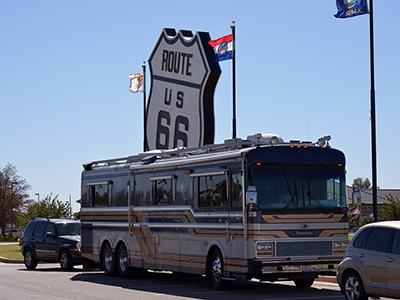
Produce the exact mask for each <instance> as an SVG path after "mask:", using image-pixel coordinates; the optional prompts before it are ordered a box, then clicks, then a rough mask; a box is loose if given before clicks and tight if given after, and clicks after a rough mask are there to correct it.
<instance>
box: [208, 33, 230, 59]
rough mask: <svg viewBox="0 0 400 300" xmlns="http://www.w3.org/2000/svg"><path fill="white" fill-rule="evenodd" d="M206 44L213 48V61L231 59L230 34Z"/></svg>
mask: <svg viewBox="0 0 400 300" xmlns="http://www.w3.org/2000/svg"><path fill="white" fill-rule="evenodd" d="M208 44H209V45H210V46H211V47H213V48H214V52H215V59H216V60H217V61H221V60H227V59H232V58H233V40H232V34H228V35H226V36H224V37H222V38H219V39H217V40H212V41H209V42H208Z"/></svg>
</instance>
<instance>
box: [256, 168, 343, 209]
mask: <svg viewBox="0 0 400 300" xmlns="http://www.w3.org/2000/svg"><path fill="white" fill-rule="evenodd" d="M250 185H253V186H255V187H256V191H257V202H258V207H259V208H261V209H266V210H272V211H275V212H279V213H283V212H285V211H297V212H299V211H318V212H325V213H328V212H330V211H332V210H335V209H343V208H345V207H346V182H345V175H344V169H343V168H339V167H326V166H322V167H315V166H311V167H307V166H299V165H297V166H296V165H294V166H287V165H268V166H260V167H253V168H251V170H250Z"/></svg>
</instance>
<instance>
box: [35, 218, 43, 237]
mask: <svg viewBox="0 0 400 300" xmlns="http://www.w3.org/2000/svg"><path fill="white" fill-rule="evenodd" d="M45 228H46V222H44V221H41V222H38V223H37V225H36V227H35V233H34V234H33V235H34V237H35V238H41V237H43V234H44V229H45Z"/></svg>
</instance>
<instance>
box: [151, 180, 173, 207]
mask: <svg viewBox="0 0 400 300" xmlns="http://www.w3.org/2000/svg"><path fill="white" fill-rule="evenodd" d="M151 190H152V199H153V203H154V205H171V204H172V200H173V192H172V178H157V179H153V180H151Z"/></svg>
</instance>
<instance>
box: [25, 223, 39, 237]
mask: <svg viewBox="0 0 400 300" xmlns="http://www.w3.org/2000/svg"><path fill="white" fill-rule="evenodd" d="M35 225H36V222H30V223H29V224H28V226H27V227H26V229H25V232H24V239H29V238H30V237H31V236H32V234H33V230H34V229H35Z"/></svg>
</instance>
